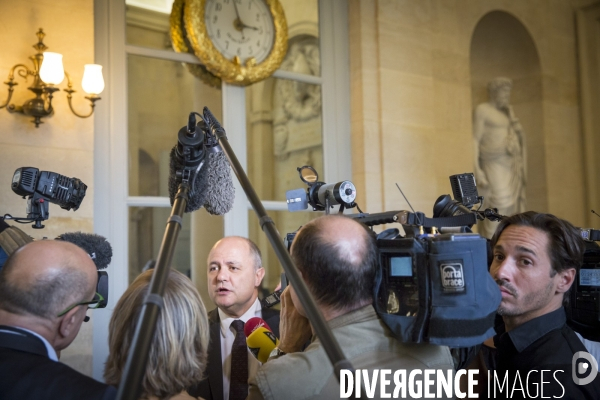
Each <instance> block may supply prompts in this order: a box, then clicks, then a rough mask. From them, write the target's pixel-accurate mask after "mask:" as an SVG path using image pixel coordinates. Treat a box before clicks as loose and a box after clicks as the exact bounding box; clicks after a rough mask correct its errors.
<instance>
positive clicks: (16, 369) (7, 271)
mask: <svg viewBox="0 0 600 400" xmlns="http://www.w3.org/2000/svg"><path fill="white" fill-rule="evenodd" d="M97 280H98V274H97V270H96V266H95V265H94V262H93V261H92V260H91V258H90V257H89V256H88V254H86V252H85V251H83V250H82V249H80V248H79V247H77V246H76V245H74V244H71V243H68V242H62V241H54V240H42V241H37V242H33V243H29V244H26V245H25V246H23V247H21V248H20V249H18V250H17V251H15V252H14V253H13V254H12V255H11V256H10V257H9V258H8V260H7V261H6V264H5V265H4V268H3V269H2V271H0V393H1V395H0V397H2V398H3V399H20V400H26V399H36V400H40V399H48V400H50V399H73V400H75V399H77V400H80V399H98V400H108V399H113V398H114V397H115V396H116V389H115V388H114V387H110V386H107V385H105V384H103V383H100V382H97V381H95V380H94V379H92V378H90V377H88V376H85V375H83V374H81V373H79V372H78V371H75V370H74V369H72V368H70V367H68V366H67V365H65V364H62V363H60V362H58V354H59V353H60V351H61V350H63V349H64V348H66V347H67V346H69V345H70V344H71V342H73V340H74V339H75V337H76V336H77V333H79V329H80V328H81V324H82V323H83V321H84V320H85V319H86V318H87V317H86V311H87V309H88V306H89V308H95V306H97V305H98V304H99V303H100V301H101V300H102V299H101V297H100V296H99V294H98V293H96V284H97Z"/></svg>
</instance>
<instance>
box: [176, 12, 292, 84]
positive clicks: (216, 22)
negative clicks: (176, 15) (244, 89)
mask: <svg viewBox="0 0 600 400" xmlns="http://www.w3.org/2000/svg"><path fill="white" fill-rule="evenodd" d="M183 20H184V25H185V30H186V32H187V38H188V39H189V41H190V44H191V45H192V48H193V50H194V53H195V54H196V56H197V57H198V58H199V59H200V61H201V62H202V63H203V64H204V66H205V67H206V69H207V70H208V71H210V72H211V73H212V74H214V75H216V76H218V77H220V78H221V79H222V80H224V81H225V82H228V83H233V84H236V85H248V84H251V83H254V82H257V81H260V80H263V79H265V78H267V77H269V76H270V75H271V74H272V73H273V72H274V71H275V70H276V69H277V68H278V67H279V65H280V64H281V62H282V61H283V58H284V57H285V54H286V52H287V23H286V20H285V14H284V12H283V8H282V7H281V4H279V1H277V0H185V5H184V13H183Z"/></svg>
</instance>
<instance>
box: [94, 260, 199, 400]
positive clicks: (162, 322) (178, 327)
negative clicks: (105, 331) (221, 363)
mask: <svg viewBox="0 0 600 400" xmlns="http://www.w3.org/2000/svg"><path fill="white" fill-rule="evenodd" d="M152 272H153V270H148V271H146V272H144V273H142V274H141V275H139V276H138V277H137V278H136V279H135V280H134V281H133V283H132V284H131V285H130V286H129V287H128V288H127V290H126V291H125V293H124V294H123V296H122V297H121V298H120V299H119V302H118V303H117V306H116V307H115V310H114V312H113V315H112V317H111V319H110V325H109V332H110V333H109V337H108V342H109V348H110V355H109V356H108V360H107V361H106V368H105V370H104V379H105V380H106V383H108V384H110V385H118V384H119V382H120V380H121V375H122V373H123V369H124V368H125V362H126V360H127V355H128V353H129V349H130V347H131V342H132V341H133V335H134V332H135V327H136V324H137V322H138V319H139V315H140V312H141V309H142V301H143V300H144V298H145V297H146V295H147V294H148V291H149V286H150V279H151V277H152ZM163 299H164V307H163V308H162V310H161V312H160V314H159V316H158V321H157V323H156V331H155V332H154V337H153V339H152V343H151V345H150V354H149V357H148V363H147V364H146V372H145V375H144V378H143V381H142V397H141V398H148V397H150V396H155V397H158V398H159V399H168V398H170V397H172V396H174V395H176V394H178V393H181V392H182V391H183V390H185V389H186V388H188V387H190V386H192V385H193V384H196V383H198V382H199V381H200V380H202V378H203V373H204V369H205V368H206V351H207V348H208V340H209V338H208V317H207V315H206V309H205V308H204V304H203V303H202V299H201V298H200V295H199V294H198V291H197V290H196V288H195V287H194V285H193V284H192V282H191V281H190V280H189V278H188V277H186V276H185V275H183V274H182V273H180V272H177V271H175V270H171V271H170V272H169V278H168V281H167V284H166V288H165V293H164V296H163Z"/></svg>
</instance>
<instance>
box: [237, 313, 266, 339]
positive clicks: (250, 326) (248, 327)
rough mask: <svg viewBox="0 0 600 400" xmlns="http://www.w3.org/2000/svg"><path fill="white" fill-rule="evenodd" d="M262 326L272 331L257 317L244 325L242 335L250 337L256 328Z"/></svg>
mask: <svg viewBox="0 0 600 400" xmlns="http://www.w3.org/2000/svg"><path fill="white" fill-rule="evenodd" d="M261 326H264V327H265V328H266V329H267V330H269V331H272V329H271V328H270V327H269V325H267V323H266V322H265V320H264V319H262V318H258V317H252V318H250V319H249V320H248V322H246V323H245V324H244V335H246V337H248V336H250V334H251V333H252V332H254V331H255V330H256V329H257V328H260V327H261Z"/></svg>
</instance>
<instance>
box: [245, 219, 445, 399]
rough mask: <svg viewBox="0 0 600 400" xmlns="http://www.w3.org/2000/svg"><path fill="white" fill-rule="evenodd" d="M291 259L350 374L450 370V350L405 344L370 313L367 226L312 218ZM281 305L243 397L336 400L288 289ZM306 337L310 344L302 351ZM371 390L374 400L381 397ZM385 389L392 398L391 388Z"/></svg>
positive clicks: (336, 389) (371, 243)
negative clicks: (269, 349) (270, 342)
mask: <svg viewBox="0 0 600 400" xmlns="http://www.w3.org/2000/svg"><path fill="white" fill-rule="evenodd" d="M291 255H292V259H293V261H294V264H295V265H296V266H297V267H298V269H299V271H300V273H301V275H302V278H303V279H304V281H305V282H306V285H307V286H308V289H309V290H310V291H311V293H312V295H313V297H314V298H315V301H316V304H317V307H318V308H319V309H320V310H321V312H322V313H323V316H324V318H325V320H326V321H327V323H328V325H329V327H330V328H331V330H332V332H333V334H334V336H335V337H336V339H337V341H338V343H339V345H340V348H341V349H342V351H343V352H344V355H345V356H346V358H347V359H348V360H349V361H350V362H351V363H352V364H353V366H354V368H356V369H361V370H369V371H370V372H369V374H370V376H372V375H373V370H374V369H389V370H392V371H395V370H400V369H402V370H406V372H407V374H410V371H411V370H412V369H420V370H425V369H443V370H444V371H447V370H453V369H454V366H453V362H452V358H451V356H450V352H449V350H448V348H446V347H441V346H434V345H429V344H419V345H415V344H405V343H402V342H400V341H398V340H397V339H396V338H394V336H393V335H392V332H391V331H390V330H389V329H388V327H387V326H386V325H385V324H384V323H383V321H381V320H380V319H379V317H378V316H377V314H376V313H375V309H374V308H373V306H372V303H373V285H374V280H375V273H376V271H377V267H378V253H377V247H376V242H375V238H374V236H373V235H372V234H371V233H370V231H368V229H367V228H366V227H364V226H363V225H361V224H360V223H358V222H356V221H354V220H352V219H350V218H347V217H343V216H333V215H330V216H323V217H320V218H317V219H315V220H313V221H311V222H309V223H308V224H306V225H305V226H304V227H302V229H300V231H299V232H298V234H297V235H296V237H295V239H294V242H293V244H292V248H291ZM281 304H282V306H281V323H280V328H279V329H280V333H281V338H280V343H279V348H277V349H275V350H274V351H273V353H271V357H270V358H269V360H268V362H267V363H265V364H264V365H263V366H262V367H261V368H260V369H259V370H258V372H257V373H256V376H255V378H254V379H251V380H250V392H249V396H248V399H250V400H255V399H263V398H264V399H274V400H275V399H288V400H289V399H306V398H311V399H328V400H329V399H335V398H339V396H340V386H339V383H338V380H337V377H336V376H335V374H334V371H333V367H332V365H331V363H330V361H329V358H328V357H327V355H326V352H325V349H324V348H323V345H322V344H321V341H320V340H319V338H317V337H315V336H314V332H312V330H311V326H310V323H309V321H308V319H307V318H306V312H305V310H304V308H303V307H302V304H301V303H300V301H299V300H298V297H297V295H296V292H295V291H294V289H293V287H290V288H289V289H286V291H284V293H283V295H282V303H281ZM311 335H312V339H311V342H310V345H308V347H306V349H304V351H301V350H302V347H303V345H304V344H306V343H307V341H308V340H309V339H310V338H311ZM407 376H408V375H407ZM390 379H391V378H390ZM376 385H377V387H376V390H375V392H374V393H375V398H379V397H378V396H380V395H381V396H383V395H382V394H381V393H382V391H381V388H380V386H379V384H378V383H377V384H376ZM387 390H388V394H391V392H392V391H393V388H392V389H390V388H389V387H388V389H387ZM434 392H435V390H434Z"/></svg>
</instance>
